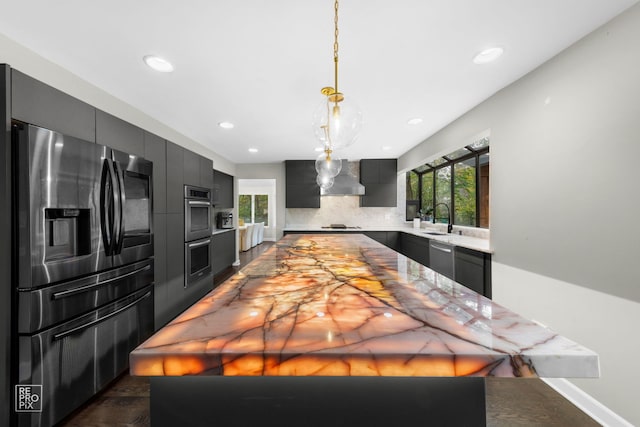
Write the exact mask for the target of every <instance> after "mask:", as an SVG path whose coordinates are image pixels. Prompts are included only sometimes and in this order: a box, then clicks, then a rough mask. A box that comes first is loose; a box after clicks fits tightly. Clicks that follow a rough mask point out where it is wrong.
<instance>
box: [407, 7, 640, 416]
mask: <svg viewBox="0 0 640 427" xmlns="http://www.w3.org/2000/svg"><path fill="white" fill-rule="evenodd" d="M503 60H508V56H505V57H504V58H503ZM491 66H495V67H499V63H496V64H493V65H491ZM638 76H640V5H636V6H634V7H633V8H631V9H629V10H628V11H627V12H625V13H623V14H622V15H620V16H619V17H617V18H616V19H614V20H613V21H611V22H610V23H608V24H606V25H605V26H603V27H602V28H600V29H598V30H596V31H594V32H593V33H592V34H590V35H588V36H587V37H585V38H584V39H583V40H581V41H579V42H578V43H576V44H575V45H574V46H572V47H570V48H568V49H567V50H566V51H564V52H562V53H561V54H559V55H558V56H557V57H555V58H553V59H552V60H550V61H548V62H547V63H546V64H544V65H542V66H541V67H539V68H538V69H537V70H535V71H533V72H532V73H529V74H528V75H526V76H524V77H523V78H522V79H520V80H519V81H517V82H516V83H514V84H512V85H511V86H509V87H507V88H505V89H503V90H502V91H500V92H498V93H497V94H495V95H494V96H493V97H491V98H489V99H488V100H486V101H485V102H483V103H482V104H480V105H479V106H477V107H476V108H474V109H473V110H471V111H469V112H468V113H466V114H465V115H463V116H462V117H460V118H459V119H458V120H456V121H454V122H453V123H451V124H450V125H448V126H447V127H446V128H444V129H443V130H442V131H440V132H438V133H437V134H436V135H434V136H433V137H431V138H429V139H428V140H426V141H424V142H423V143H421V144H420V145H419V146H417V147H415V148H414V149H412V150H410V151H409V152H407V153H406V154H405V155H403V156H402V157H401V158H400V159H399V161H398V168H399V170H403V169H405V170H406V169H409V168H413V167H415V166H418V165H419V164H421V162H422V161H423V160H424V159H426V158H428V157H430V156H432V155H434V154H437V153H439V152H446V151H447V150H448V151H452V150H453V149H456V148H458V147H459V145H460V142H461V141H465V140H467V139H468V138H469V137H471V136H472V135H475V134H477V133H478V132H481V131H483V130H485V129H490V134H491V182H490V187H491V200H490V205H491V246H492V248H493V249H494V257H493V261H494V263H493V265H494V271H493V281H494V288H493V295H494V299H495V300H496V301H497V302H499V303H504V304H505V305H507V306H508V307H510V308H511V309H513V310H514V311H516V312H519V313H522V314H525V315H527V316H528V317H533V318H535V319H537V320H539V321H541V322H543V323H545V324H547V325H549V326H550V327H551V328H553V329H555V330H558V331H560V332H561V333H562V334H564V335H566V336H567V337H569V338H572V339H574V340H576V341H578V342H581V343H582V344H585V345H587V346H589V347H590V348H592V349H593V350H594V351H596V352H598V353H599V354H600V357H601V363H602V368H603V369H602V377H601V378H600V379H598V380H590V381H587V380H575V381H574V383H575V384H577V385H578V386H580V387H582V388H583V389H585V390H588V392H589V393H590V394H591V395H593V397H595V398H596V399H598V400H599V401H600V402H602V403H604V404H605V405H607V406H609V407H610V408H611V409H613V410H614V411H616V412H618V413H619V414H620V415H622V416H623V417H624V418H626V419H628V420H629V421H630V422H632V423H634V424H636V425H640V406H639V405H638V404H637V396H638V392H637V384H638V383H639V380H640V374H639V373H638V370H637V369H635V365H636V358H637V354H638V347H637V341H638V339H637V336H638V332H637V325H638V324H640V322H638V320H640V319H639V317H640V314H639V313H640V306H639V305H638V302H640V270H638V269H637V267H636V265H637V258H638V255H639V254H640V224H639V222H640V217H639V216H638V212H640V196H639V195H640V191H639V190H638V189H637V185H638V182H639V180H638V174H637V172H636V171H637V170H638V167H637V164H638V162H639V161H640V102H639V101H638V100H639V99H640V78H639V77H638ZM501 266H506V267H508V268H510V269H511V270H509V271H510V272H511V274H507V269H506V268H501ZM514 272H518V273H517V274H516V273H514ZM531 273H533V274H534V276H530V275H529V274H531Z"/></svg>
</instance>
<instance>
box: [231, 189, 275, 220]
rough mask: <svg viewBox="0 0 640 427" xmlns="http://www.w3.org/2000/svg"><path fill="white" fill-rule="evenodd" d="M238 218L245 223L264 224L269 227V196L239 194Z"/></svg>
mask: <svg viewBox="0 0 640 427" xmlns="http://www.w3.org/2000/svg"><path fill="white" fill-rule="evenodd" d="M238 217H239V218H240V219H241V220H243V221H244V222H245V223H256V222H264V225H265V227H267V226H268V225H269V196H268V195H266V194H240V195H239V197H238Z"/></svg>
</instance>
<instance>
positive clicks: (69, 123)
mask: <svg viewBox="0 0 640 427" xmlns="http://www.w3.org/2000/svg"><path fill="white" fill-rule="evenodd" d="M11 89H12V93H11V117H12V118H14V119H17V120H21V121H23V122H26V123H31V124H34V125H36V126H41V127H44V128H47V129H51V130H54V131H57V132H60V133H63V134H65V135H70V136H75V137H76V138H80V139H84V140H85V141H91V142H96V110H95V108H94V107H92V106H91V105H89V104H87V103H84V102H82V101H80V100H79V99H77V98H74V97H72V96H71V95H67V94H66V93H64V92H61V91H59V90H58V89H55V88H53V87H51V86H49V85H46V84H44V83H42V82H40V81H38V80H36V79H34V78H31V77H29V76H27V75H26V74H23V73H21V72H20V71H17V70H11Z"/></svg>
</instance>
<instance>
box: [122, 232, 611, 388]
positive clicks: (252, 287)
mask: <svg viewBox="0 0 640 427" xmlns="http://www.w3.org/2000/svg"><path fill="white" fill-rule="evenodd" d="M130 362H131V373H132V374H133V375H140V376H183V375H195V376H198V375H205V376H206V375H215V376H390V377H398V376H405V377H457V376H478V377H484V376H500V377H535V376H540V377H597V376H598V375H599V367H598V356H597V355H596V354H595V353H593V352H592V351H590V350H588V349H586V348H585V347H582V346H580V345H579V344H576V343H575V342H573V341H571V340H569V339H567V338H565V337H562V336H560V335H558V334H557V333H555V332H553V331H552V330H550V329H547V328H544V327H541V326H539V325H538V324H536V323H534V322H532V321H530V320H527V319H525V318H523V317H521V316H519V315H518V314H516V313H513V312H512V311H510V310H508V309H506V308H504V307H502V306H500V305H498V304H495V303H494V302H492V301H491V300H489V299H487V298H485V297H483V296H481V295H479V294H477V293H475V292H473V291H471V290H469V289H467V288H466V287H464V286H462V285H459V284H457V283H455V282H453V281H451V280H450V279H447V278H446V277H444V276H442V275H439V274H437V273H435V272H433V271H432V270H430V269H428V268H426V267H424V266H422V265H420V264H418V263H416V262H414V261H412V260H410V259H408V258H406V257H404V256H403V255H400V254H398V253H397V252H395V251H393V250H391V249H388V248H386V247H385V246H383V245H381V244H379V243H377V242H375V241H373V240H371V239H369V238H368V237H366V236H364V235H359V234H352V235H333V234H323V235H288V236H286V237H285V238H283V239H282V240H280V241H279V242H277V243H276V244H275V245H274V246H273V247H272V248H270V249H269V250H268V251H266V252H265V253H264V254H263V255H261V256H260V257H259V258H257V259H256V260H254V261H253V262H252V263H250V264H249V265H247V266H246V267H245V268H244V269H242V270H241V271H240V272H239V273H238V274H236V275H235V276H233V277H232V278H231V279H229V280H227V281H226V282H224V283H223V284H222V285H221V286H219V287H218V288H216V289H215V290H213V291H212V292H211V293H209V294H208V295H207V296H205V297H204V298H203V299H202V300H200V301H199V302H198V303H196V304H195V305H194V306H192V307H191V308H189V309H188V310H187V311H185V312H184V313H183V314H182V315H180V316H179V317H177V318H176V319H175V320H173V321H172V322H171V323H169V324H168V325H167V326H165V327H164V328H162V329H160V330H159V331H158V332H157V333H156V334H155V335H153V336H152V337H151V338H149V339H148V340H147V341H146V342H144V343H143V344H141V345H140V346H139V347H138V348H137V349H136V350H134V351H133V352H132V353H131V358H130Z"/></svg>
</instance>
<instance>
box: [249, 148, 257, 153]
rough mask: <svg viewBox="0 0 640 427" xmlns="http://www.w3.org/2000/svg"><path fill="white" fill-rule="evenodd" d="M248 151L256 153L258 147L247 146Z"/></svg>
mask: <svg viewBox="0 0 640 427" xmlns="http://www.w3.org/2000/svg"><path fill="white" fill-rule="evenodd" d="M249 152H250V153H257V152H258V149H257V148H249Z"/></svg>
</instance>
